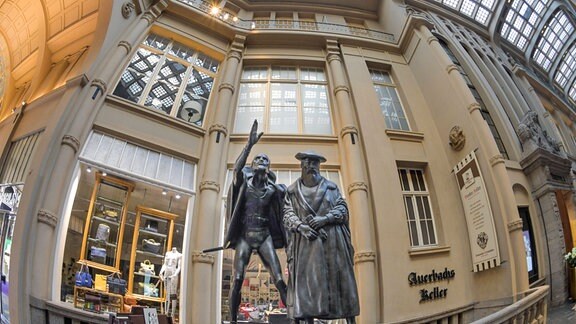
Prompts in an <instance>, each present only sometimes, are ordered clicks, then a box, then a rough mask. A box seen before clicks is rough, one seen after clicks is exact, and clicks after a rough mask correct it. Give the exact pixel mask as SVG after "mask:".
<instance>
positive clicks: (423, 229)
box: [420, 220, 430, 245]
mask: <svg viewBox="0 0 576 324" xmlns="http://www.w3.org/2000/svg"><path fill="white" fill-rule="evenodd" d="M420 231H421V232H422V244H423V245H429V244H430V238H429V237H428V229H427V228H426V221H423V220H421V221H420Z"/></svg>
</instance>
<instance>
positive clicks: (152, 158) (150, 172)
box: [143, 151, 160, 179]
mask: <svg viewBox="0 0 576 324" xmlns="http://www.w3.org/2000/svg"><path fill="white" fill-rule="evenodd" d="M159 159H160V153H158V152H154V151H150V152H149V154H148V159H147V160H146V167H145V169H144V174H143V175H144V176H145V177H149V178H152V179H155V178H156V171H157V170H158V163H159Z"/></svg>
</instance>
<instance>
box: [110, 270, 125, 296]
mask: <svg viewBox="0 0 576 324" xmlns="http://www.w3.org/2000/svg"><path fill="white" fill-rule="evenodd" d="M106 281H107V283H108V292H111V293H113V294H118V295H124V294H125V293H126V280H124V279H122V278H121V277H120V273H118V272H115V273H113V274H111V275H109V276H108V277H107V278H106Z"/></svg>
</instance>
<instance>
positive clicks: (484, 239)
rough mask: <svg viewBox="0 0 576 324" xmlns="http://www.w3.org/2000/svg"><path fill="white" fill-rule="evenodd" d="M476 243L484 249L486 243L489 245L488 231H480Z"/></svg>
mask: <svg viewBox="0 0 576 324" xmlns="http://www.w3.org/2000/svg"><path fill="white" fill-rule="evenodd" d="M476 244H478V246H479V247H481V248H482V250H484V249H485V248H486V245H488V234H486V232H480V234H478V237H477V238H476Z"/></svg>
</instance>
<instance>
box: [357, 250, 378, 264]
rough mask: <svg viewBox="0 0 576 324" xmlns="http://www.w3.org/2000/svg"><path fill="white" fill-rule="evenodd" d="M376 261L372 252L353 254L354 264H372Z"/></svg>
mask: <svg viewBox="0 0 576 324" xmlns="http://www.w3.org/2000/svg"><path fill="white" fill-rule="evenodd" d="M375 260H376V253H374V252H372V251H361V252H356V253H355V254H354V264H358V263H363V262H374V261H375Z"/></svg>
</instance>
